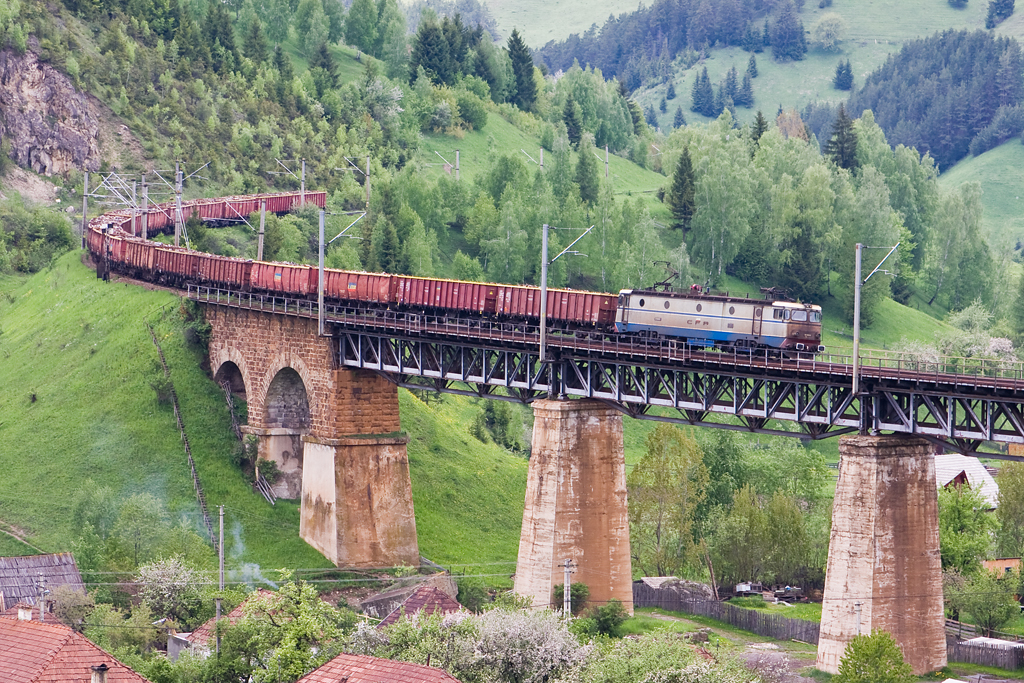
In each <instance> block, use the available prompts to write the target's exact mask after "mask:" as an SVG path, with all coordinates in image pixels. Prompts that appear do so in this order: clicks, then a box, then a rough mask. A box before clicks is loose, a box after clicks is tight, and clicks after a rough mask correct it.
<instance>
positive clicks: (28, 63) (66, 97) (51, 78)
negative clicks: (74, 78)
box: [0, 50, 100, 176]
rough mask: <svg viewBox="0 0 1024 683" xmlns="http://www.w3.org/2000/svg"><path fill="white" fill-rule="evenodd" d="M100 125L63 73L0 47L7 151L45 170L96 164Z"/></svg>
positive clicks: (0, 103)
mask: <svg viewBox="0 0 1024 683" xmlns="http://www.w3.org/2000/svg"><path fill="white" fill-rule="evenodd" d="M98 134H99V125H98V123H97V121H96V119H95V117H94V116H93V115H92V114H91V113H90V107H89V102H88V99H87V97H86V95H84V94H83V93H80V92H78V91H76V90H75V88H74V86H73V85H72V83H71V81H70V80H69V79H68V77H67V76H66V75H65V74H63V73H61V72H60V71H58V70H56V69H54V68H53V67H52V66H50V65H49V64H43V63H40V62H39V59H38V57H37V56H36V55H35V54H33V53H32V52H26V53H25V54H24V55H18V54H16V53H14V52H12V51H10V50H4V51H0V140H7V141H9V142H10V144H11V157H12V158H13V159H14V161H15V162H16V163H17V164H18V165H19V166H22V167H24V168H31V169H32V170H33V171H35V172H36V173H42V174H45V175H48V176H49V175H54V174H63V173H67V172H68V171H70V170H71V169H82V170H87V171H95V170H97V169H98V168H99V165H100V151H99V146H98V144H97V136H98Z"/></svg>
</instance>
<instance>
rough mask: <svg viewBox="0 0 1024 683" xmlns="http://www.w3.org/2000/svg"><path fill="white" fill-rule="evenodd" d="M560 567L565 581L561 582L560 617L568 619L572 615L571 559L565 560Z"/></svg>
mask: <svg viewBox="0 0 1024 683" xmlns="http://www.w3.org/2000/svg"><path fill="white" fill-rule="evenodd" d="M562 566H563V568H564V570H565V580H564V581H563V582H562V615H563V616H565V617H568V616H570V615H571V614H572V585H571V581H572V569H573V566H572V558H569V557H567V558H565V563H564V564H563V565H562Z"/></svg>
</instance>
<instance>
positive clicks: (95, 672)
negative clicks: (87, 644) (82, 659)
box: [89, 664, 110, 683]
mask: <svg viewBox="0 0 1024 683" xmlns="http://www.w3.org/2000/svg"><path fill="white" fill-rule="evenodd" d="M89 668H91V669H92V680H91V681H90V683H107V671H108V670H109V669H110V667H109V666H107V665H106V664H100V665H99V666H93V667H89Z"/></svg>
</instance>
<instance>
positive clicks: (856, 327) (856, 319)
mask: <svg viewBox="0 0 1024 683" xmlns="http://www.w3.org/2000/svg"><path fill="white" fill-rule="evenodd" d="M863 253H864V245H863V244H861V243H860V242H857V246H856V247H855V251H854V274H853V281H854V283H855V285H854V288H853V395H854V396H856V395H857V392H858V391H859V390H860V286H861V281H860V262H861V255H862V254H863ZM858 612H859V610H858Z"/></svg>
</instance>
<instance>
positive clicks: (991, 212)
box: [939, 139, 1024, 251]
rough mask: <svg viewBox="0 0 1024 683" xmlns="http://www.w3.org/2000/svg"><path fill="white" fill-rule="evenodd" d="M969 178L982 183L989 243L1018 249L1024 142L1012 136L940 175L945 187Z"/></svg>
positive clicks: (1022, 228) (1023, 218) (1023, 233)
mask: <svg viewBox="0 0 1024 683" xmlns="http://www.w3.org/2000/svg"><path fill="white" fill-rule="evenodd" d="M969 181H976V182H979V183H981V187H982V190H983V193H982V195H981V203H982V206H983V207H984V213H983V214H982V228H983V230H984V234H985V237H986V238H987V239H988V242H989V244H990V245H991V246H992V247H993V249H995V250H996V251H1001V250H1003V249H1005V248H1010V249H1014V248H1015V247H1016V245H1017V241H1018V240H1024V145H1022V144H1021V141H1020V140H1018V139H1013V140H1010V141H1009V142H1005V143H1003V144H1002V145H1000V146H999V147H996V148H995V149H992V150H989V151H988V152H985V153H984V154H982V155H981V156H977V157H967V158H966V159H964V160H963V161H961V162H960V163H958V164H957V165H956V166H953V167H952V168H951V169H949V170H948V171H946V172H945V173H943V174H942V175H941V176H939V184H940V185H942V186H943V187H945V188H953V187H956V186H958V185H960V184H961V183H965V182H969Z"/></svg>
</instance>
